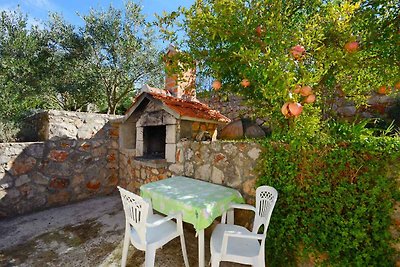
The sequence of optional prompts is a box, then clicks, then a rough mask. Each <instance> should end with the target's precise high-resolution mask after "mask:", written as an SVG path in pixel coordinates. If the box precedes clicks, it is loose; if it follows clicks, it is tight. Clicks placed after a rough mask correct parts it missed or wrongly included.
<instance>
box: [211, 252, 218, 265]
mask: <svg viewBox="0 0 400 267" xmlns="http://www.w3.org/2000/svg"><path fill="white" fill-rule="evenodd" d="M211 267H219V260H218V259H216V258H215V257H213V256H212V255H211Z"/></svg>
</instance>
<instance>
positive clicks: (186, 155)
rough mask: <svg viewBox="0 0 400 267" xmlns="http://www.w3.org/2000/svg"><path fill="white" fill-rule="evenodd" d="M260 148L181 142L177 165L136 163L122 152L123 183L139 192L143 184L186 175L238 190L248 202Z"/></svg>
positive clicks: (129, 155) (128, 153)
mask: <svg viewBox="0 0 400 267" xmlns="http://www.w3.org/2000/svg"><path fill="white" fill-rule="evenodd" d="M260 153H261V146H260V145H258V144H256V143H252V142H225V141H215V142H210V141H204V142H193V141H183V142H182V141H181V142H179V143H178V144H177V150H176V154H175V156H176V163H173V164H169V163H165V162H162V161H137V160H135V159H134V154H133V153H130V152H129V151H128V150H125V151H124V150H122V151H121V152H120V177H121V183H122V184H123V185H125V186H126V187H127V188H128V190H131V191H134V192H138V191H139V187H140V185H142V184H146V183H149V182H154V181H157V180H161V179H165V178H167V177H170V176H173V175H184V176H188V177H193V178H196V179H200V180H204V181H208V182H212V183H216V184H222V185H226V186H229V187H233V188H236V189H238V190H239V191H240V192H241V193H242V194H243V195H244V196H245V198H247V199H248V200H249V201H250V200H251V199H252V196H254V194H255V191H254V185H255V182H256V178H257V173H256V171H255V167H256V164H257V159H258V158H259V156H260Z"/></svg>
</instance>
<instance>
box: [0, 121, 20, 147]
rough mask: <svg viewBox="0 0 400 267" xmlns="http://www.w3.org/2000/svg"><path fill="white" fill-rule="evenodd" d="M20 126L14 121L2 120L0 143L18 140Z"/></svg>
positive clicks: (0, 123)
mask: <svg viewBox="0 0 400 267" xmlns="http://www.w3.org/2000/svg"><path fill="white" fill-rule="evenodd" d="M18 132H19V128H18V127H17V125H16V124H15V123H14V122H12V121H6V120H0V143H3V142H4V143H6V142H14V141H16V140H17V134H18Z"/></svg>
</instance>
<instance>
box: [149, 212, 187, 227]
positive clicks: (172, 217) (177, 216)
mask: <svg viewBox="0 0 400 267" xmlns="http://www.w3.org/2000/svg"><path fill="white" fill-rule="evenodd" d="M181 216H182V215H181V214H180V213H174V214H170V215H168V216H167V217H165V218H162V219H160V220H157V221H155V222H152V223H146V226H147V227H150V228H151V227H156V226H159V225H161V224H163V223H166V222H168V221H170V220H172V219H177V220H180V218H181Z"/></svg>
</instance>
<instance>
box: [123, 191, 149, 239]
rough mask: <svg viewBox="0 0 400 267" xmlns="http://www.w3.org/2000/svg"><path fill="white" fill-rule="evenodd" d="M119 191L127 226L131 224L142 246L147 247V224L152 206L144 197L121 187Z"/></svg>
mask: <svg viewBox="0 0 400 267" xmlns="http://www.w3.org/2000/svg"><path fill="white" fill-rule="evenodd" d="M118 190H119V192H120V193H121V199H122V204H123V206H124V212H125V219H126V222H127V226H128V224H129V225H130V226H132V227H133V228H134V229H135V230H136V232H137V234H138V236H139V238H140V242H141V244H143V245H145V244H146V222H147V216H148V211H149V206H150V204H149V203H147V202H146V201H145V200H144V199H143V198H142V197H140V196H138V195H136V194H134V193H132V192H129V191H128V190H125V189H123V188H121V187H119V186H118Z"/></svg>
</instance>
